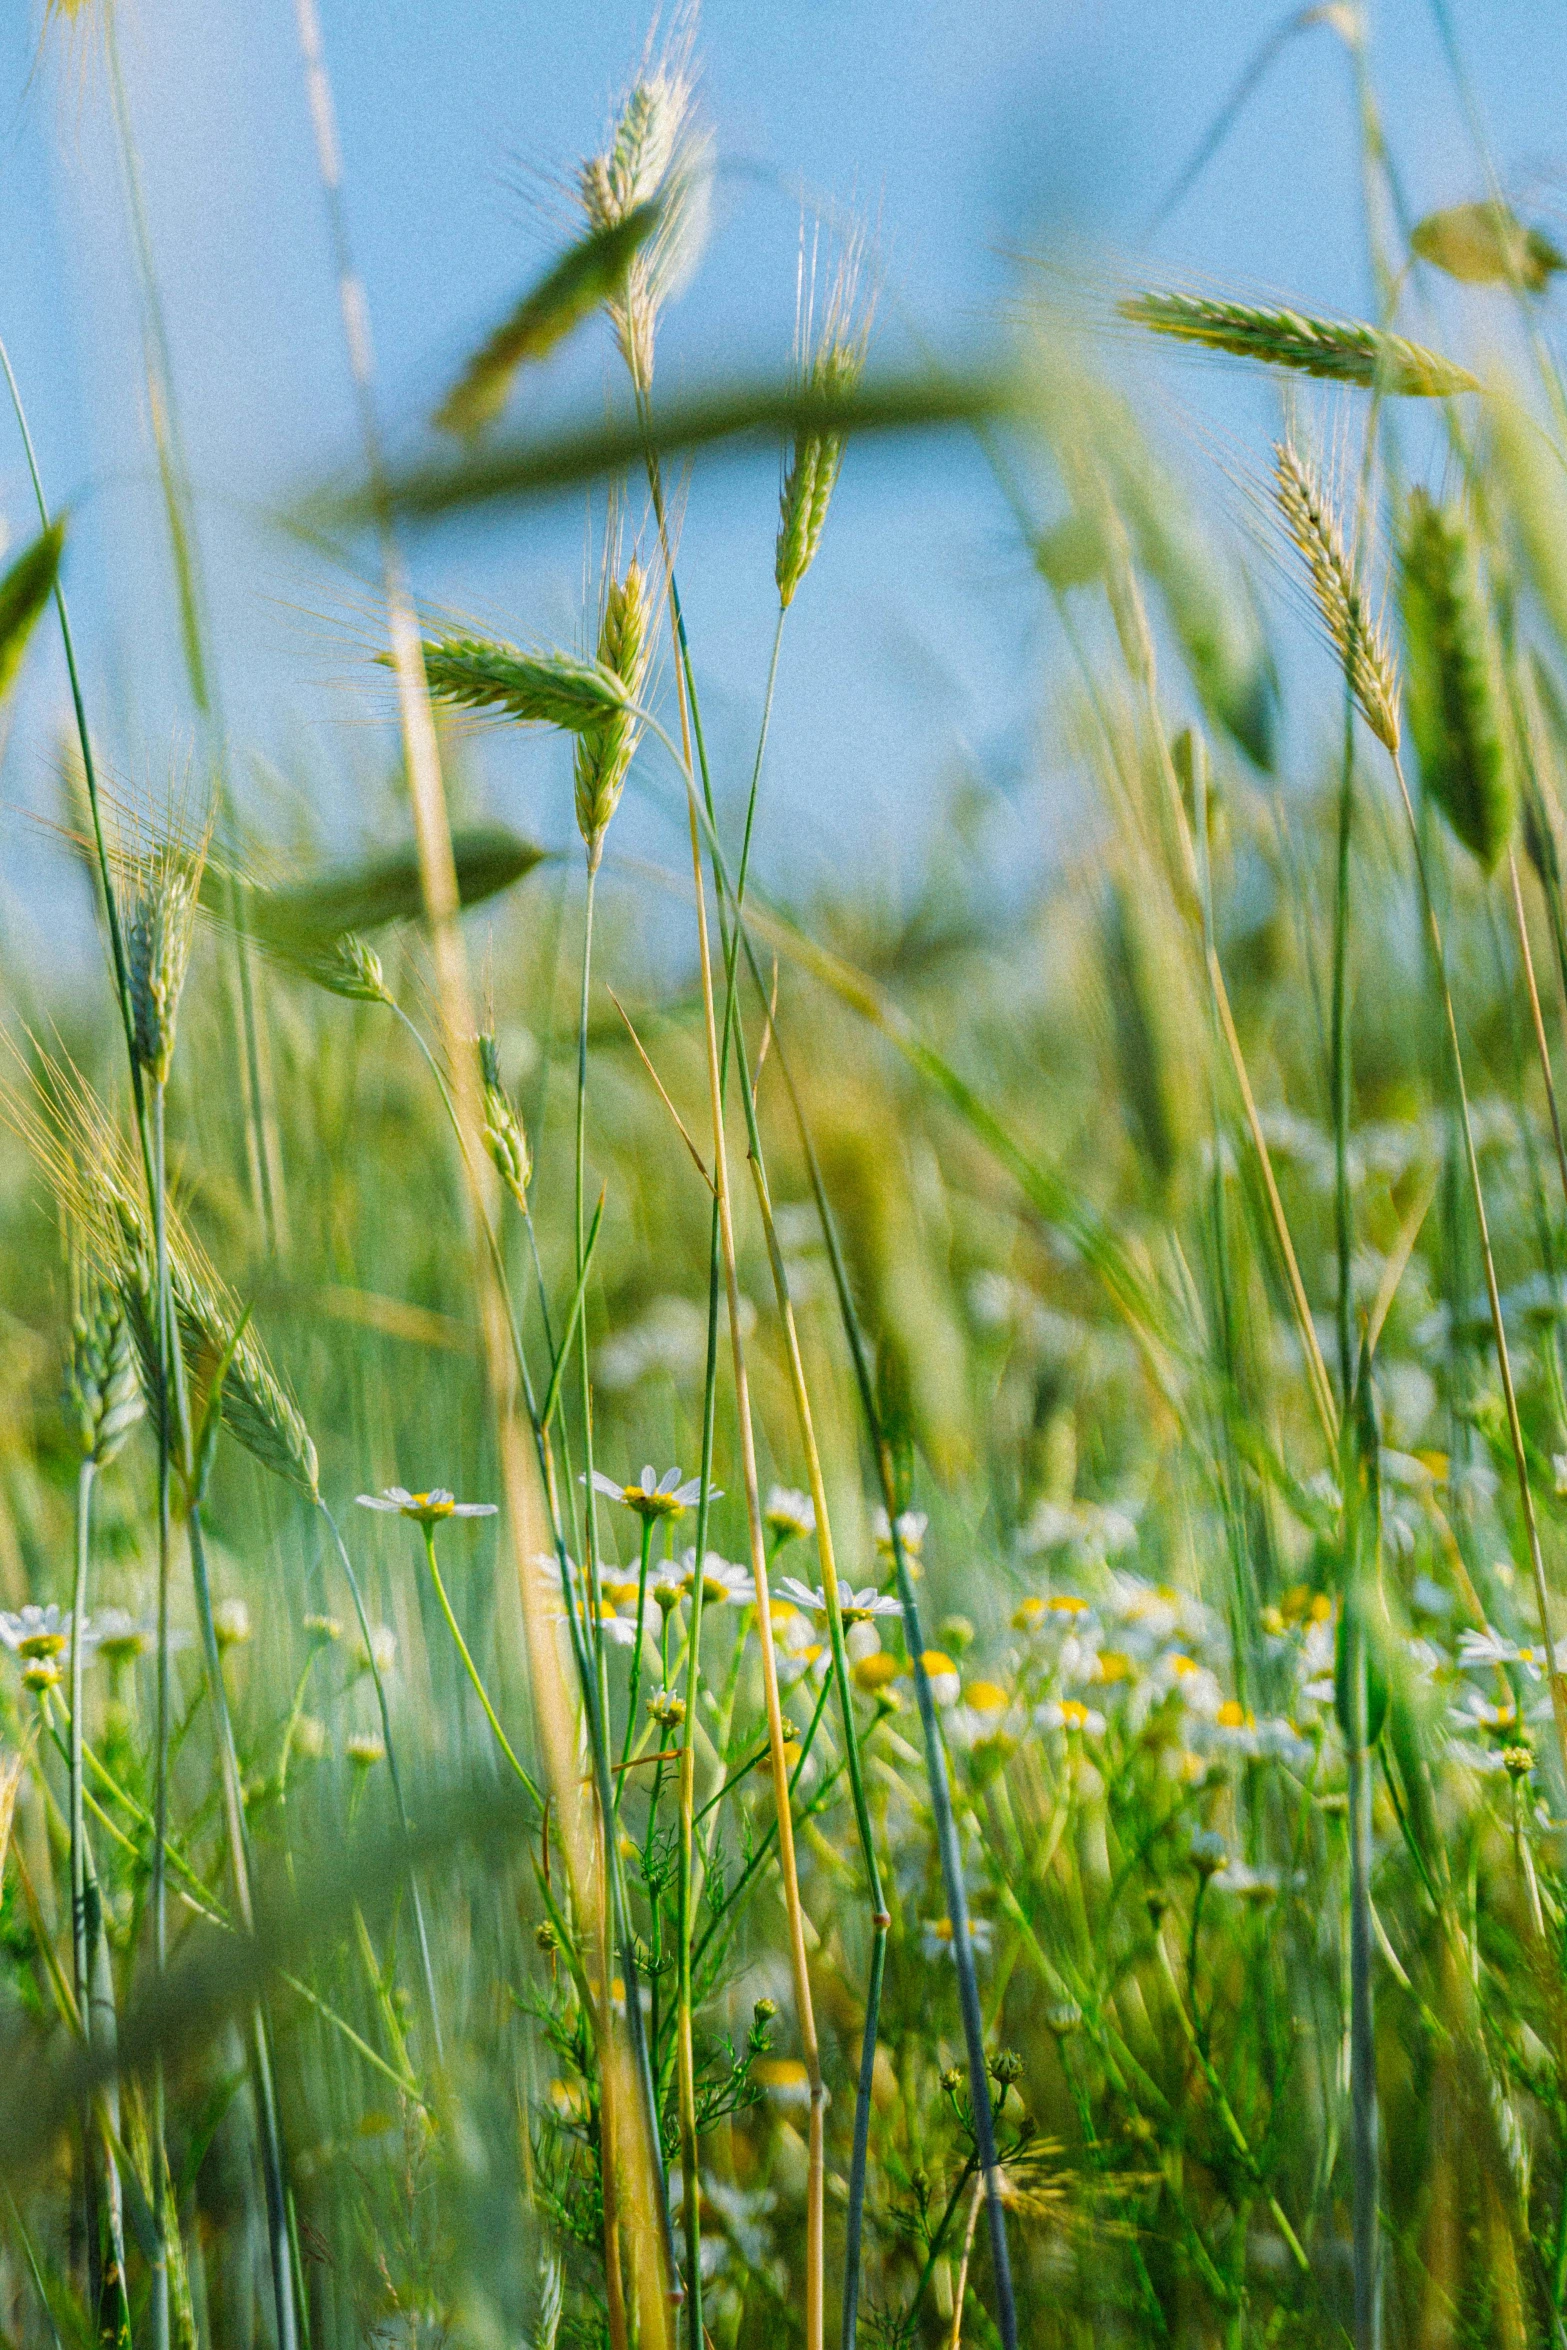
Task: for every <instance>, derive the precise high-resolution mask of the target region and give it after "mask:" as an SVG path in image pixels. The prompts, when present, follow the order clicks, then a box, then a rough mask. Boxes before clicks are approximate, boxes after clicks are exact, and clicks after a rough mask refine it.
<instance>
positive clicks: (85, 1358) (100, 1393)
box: [66, 1281, 142, 1469]
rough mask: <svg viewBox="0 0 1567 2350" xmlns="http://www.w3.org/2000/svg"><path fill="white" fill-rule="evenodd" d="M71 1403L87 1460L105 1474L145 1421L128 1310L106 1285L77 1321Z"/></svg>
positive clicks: (94, 1287)
mask: <svg viewBox="0 0 1567 2350" xmlns="http://www.w3.org/2000/svg"><path fill="white" fill-rule="evenodd" d="M66 1401H67V1405H68V1407H69V1409H70V1411H71V1415H72V1417H73V1418H74V1420H75V1423H76V1429H77V1435H78V1437H79V1440H80V1443H81V1448H82V1457H83V1459H84V1460H89V1461H91V1462H92V1463H93V1465H94V1466H95V1467H96V1468H100V1469H101V1468H103V1467H104V1466H106V1464H107V1463H108V1462H110V1461H112V1460H113V1458H114V1456H115V1454H116V1453H117V1452H118V1451H119V1449H120V1447H121V1445H122V1444H124V1442H125V1440H126V1438H127V1437H128V1436H129V1435H130V1433H131V1430H132V1429H133V1428H134V1427H135V1425H136V1423H137V1421H138V1420H139V1419H140V1418H141V1416H142V1396H141V1386H140V1382H139V1380H138V1377H137V1371H136V1356H135V1352H134V1350H133V1348H132V1345H131V1334H130V1330H129V1328H128V1327H127V1324H126V1320H125V1314H124V1310H123V1308H122V1306H121V1304H120V1301H119V1299H118V1298H117V1297H116V1296H115V1294H114V1292H113V1291H112V1290H110V1289H108V1288H106V1287H104V1286H103V1284H102V1283H101V1282H97V1281H95V1282H93V1283H92V1284H91V1285H90V1288H89V1294H88V1295H87V1297H86V1298H85V1299H84V1300H83V1302H82V1305H81V1307H80V1309H79V1311H78V1312H77V1314H76V1316H75V1318H74V1320H73V1322H72V1326H71V1360H70V1365H69V1368H68V1369H67V1372H66Z"/></svg>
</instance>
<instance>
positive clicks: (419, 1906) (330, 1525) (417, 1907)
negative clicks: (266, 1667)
mask: <svg viewBox="0 0 1567 2350" xmlns="http://www.w3.org/2000/svg"><path fill="white" fill-rule="evenodd" d="M316 1507H317V1509H318V1510H319V1511H320V1512H321V1515H322V1517H323V1518H324V1519H325V1520H326V1523H327V1530H328V1532H329V1533H330V1534H331V1537H332V1541H333V1545H334V1547H335V1548H336V1551H337V1556H338V1562H339V1564H340V1565H341V1567H342V1570H343V1573H344V1576H345V1577H346V1578H347V1582H348V1588H349V1591H350V1593H351V1594H352V1597H353V1602H354V1614H355V1615H356V1616H357V1617H358V1619H359V1636H360V1638H361V1639H362V1640H363V1642H364V1644H365V1661H366V1663H367V1664H368V1665H369V1667H370V1678H371V1680H372V1681H373V1682H374V1684H375V1702H376V1706H377V1708H378V1710H379V1712H380V1716H381V1743H382V1745H383V1746H384V1747H385V1748H386V1768H387V1773H388V1776H389V1777H390V1779H391V1782H392V1799H393V1801H394V1802H395V1804H396V1805H397V1818H398V1823H399V1825H400V1827H401V1829H402V1834H403V1842H404V1844H405V1845H406V1846H407V1847H408V1892H409V1896H410V1898H411V1900H412V1902H413V1912H414V1931H415V1933H416V1934H417V1936H418V1938H419V1962H420V1967H421V1971H422V1972H423V1975H424V1995H425V1998H426V2000H427V2001H428V2003H429V2008H430V2033H431V2037H432V2039H433V2041H434V2043H435V2055H436V2061H437V2062H438V2063H439V2062H441V2061H442V2059H443V2054H444V2052H443V2050H442V2046H441V2003H440V2001H439V2000H438V1999H437V1998H436V1996H435V1969H434V1967H433V1966H432V1964H431V1962H430V1936H429V1932H428V1930H427V1928H426V1926H425V1921H424V1902H423V1900H422V1899H421V1897H420V1893H419V1879H418V1877H417V1875H416V1874H415V1871H414V1865H413V1830H412V1828H411V1827H410V1826H409V1822H408V1806H407V1804H406V1803H405V1802H404V1800H403V1780H402V1773H401V1772H400V1771H399V1769H398V1767H397V1747H396V1745H395V1743H394V1741H393V1738H392V1714H391V1708H390V1707H389V1705H388V1704H387V1701H386V1682H385V1679H384V1677H383V1675H382V1672H381V1667H380V1665H379V1664H378V1663H377V1661H376V1653H375V1642H374V1640H373V1639H372V1638H371V1635H370V1618H369V1617H368V1615H367V1614H366V1613H365V1602H364V1594H363V1592H362V1591H361V1590H360V1588H359V1577H358V1576H357V1575H356V1574H355V1572H354V1562H353V1560H352V1559H351V1558H350V1557H349V1555H348V1550H347V1546H346V1545H345V1543H344V1541H343V1537H342V1535H341V1534H340V1533H339V1532H338V1530H337V1520H336V1519H335V1518H334V1517H333V1515H332V1513H331V1511H330V1510H329V1509H328V1507H327V1505H326V1503H325V1502H324V1501H322V1500H321V1499H320V1498H319V1496H318V1497H317V1501H316Z"/></svg>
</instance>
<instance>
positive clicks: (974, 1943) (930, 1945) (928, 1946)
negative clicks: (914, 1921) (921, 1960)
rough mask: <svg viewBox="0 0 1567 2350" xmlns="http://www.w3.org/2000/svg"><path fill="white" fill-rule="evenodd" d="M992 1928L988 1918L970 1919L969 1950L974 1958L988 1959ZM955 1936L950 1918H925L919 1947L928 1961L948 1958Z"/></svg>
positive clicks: (921, 1928) (950, 1954)
mask: <svg viewBox="0 0 1567 2350" xmlns="http://www.w3.org/2000/svg"><path fill="white" fill-rule="evenodd" d="M993 1934H994V1928H993V1927H992V1925H991V1923H990V1920H989V1918H970V1919H969V1922H968V1938H969V1948H970V1949H971V1950H972V1951H973V1953H974V1955H975V1957H976V1958H988V1957H989V1955H990V1945H991V1940H992V1938H993ZM955 1940H956V1936H955V1935H954V1934H953V1931H952V1920H951V1919H950V1918H926V1919H925V1921H924V1923H923V1924H922V1925H921V1927H920V1947H921V1949H922V1950H923V1951H924V1953H925V1956H926V1957H927V1958H928V1959H936V1958H950V1957H951V1956H952V1952H953V1944H954V1942H955Z"/></svg>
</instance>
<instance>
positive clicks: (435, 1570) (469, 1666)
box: [423, 1526, 544, 1811]
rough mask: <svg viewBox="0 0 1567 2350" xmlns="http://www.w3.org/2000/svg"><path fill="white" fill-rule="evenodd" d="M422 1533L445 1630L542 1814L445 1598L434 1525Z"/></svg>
mask: <svg viewBox="0 0 1567 2350" xmlns="http://www.w3.org/2000/svg"><path fill="white" fill-rule="evenodd" d="M423 1532H424V1555H425V1558H426V1560H427V1561H428V1563H429V1568H430V1580H431V1582H432V1583H433V1584H434V1585H435V1596H436V1598H437V1599H438V1600H439V1601H440V1603H441V1613H442V1615H443V1616H444V1617H445V1618H446V1628H447V1630H448V1631H449V1632H450V1633H451V1636H452V1638H453V1640H454V1641H455V1642H456V1643H457V1653H458V1655H459V1656H460V1657H461V1658H462V1661H463V1669H464V1671H465V1672H466V1673H467V1675H468V1678H469V1680H470V1681H471V1682H472V1683H473V1688H474V1694H475V1696H476V1697H477V1698H478V1700H479V1703H480V1705H481V1706H482V1707H483V1708H484V1718H485V1720H486V1721H487V1722H488V1723H489V1725H490V1728H491V1729H492V1730H493V1731H494V1733H495V1741H496V1744H497V1745H498V1746H499V1748H500V1750H501V1752H502V1754H503V1755H504V1756H505V1757H506V1760H507V1761H508V1762H509V1763H510V1764H511V1767H512V1769H513V1770H514V1771H515V1772H516V1774H517V1776H518V1778H519V1779H520V1780H521V1782H522V1784H523V1786H524V1787H525V1788H526V1790H527V1792H528V1794H529V1796H530V1797H531V1798H532V1800H533V1802H534V1803H536V1804H537V1805H538V1807H539V1809H540V1811H542V1810H543V1809H544V1798H543V1796H542V1795H541V1794H540V1793H539V1790H538V1788H537V1787H536V1786H535V1784H534V1782H533V1779H532V1777H531V1775H530V1774H529V1773H528V1772H527V1771H526V1770H524V1768H523V1766H522V1764H521V1763H520V1762H519V1761H518V1760H517V1757H516V1755H515V1754H514V1753H513V1752H512V1746H511V1740H510V1739H509V1738H508V1737H507V1735H506V1733H505V1731H504V1730H503V1729H502V1728H501V1725H500V1718H499V1716H498V1715H497V1713H496V1711H495V1708H494V1706H493V1705H491V1703H490V1698H489V1692H488V1690H487V1689H486V1688H485V1686H484V1683H483V1681H482V1680H481V1679H480V1677H479V1668H478V1666H477V1665H476V1664H475V1663H474V1661H473V1658H472V1656H471V1655H470V1654H469V1650H468V1643H467V1641H466V1640H465V1639H464V1638H463V1636H462V1627H461V1625H460V1624H459V1623H458V1621H457V1618H456V1617H455V1616H454V1615H453V1613H452V1603H451V1601H450V1600H449V1599H448V1598H447V1596H446V1585H445V1584H444V1583H443V1582H442V1580H441V1570H440V1568H439V1567H438V1566H437V1565H436V1563H435V1528H434V1527H433V1526H426V1527H425V1528H424V1529H423Z"/></svg>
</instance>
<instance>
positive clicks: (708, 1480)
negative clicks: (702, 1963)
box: [675, 1197, 720, 2350]
mask: <svg viewBox="0 0 1567 2350" xmlns="http://www.w3.org/2000/svg"><path fill="white" fill-rule="evenodd" d="M719 1247H720V1241H719V1228H718V1201H717V1198H716V1197H715V1198H714V1201H713V1213H712V1224H711V1230H710V1234H709V1251H708V1274H707V1359H706V1365H705V1370H704V1375H703V1387H702V1453H701V1461H700V1465H699V1468H698V1476H699V1479H700V1491H699V1492H698V1495H697V1514H696V1559H697V1572H696V1574H695V1576H694V1577H693V1579H692V1585H691V1622H690V1626H689V1628H688V1631H687V1634H686V1654H687V1664H686V1718H685V1723H684V1727H683V1734H682V1737H681V1741H680V1777H679V1782H678V1790H677V1802H678V1806H679V1817H680V1843H679V1856H678V1861H677V1865H676V1877H675V1937H676V1958H675V2048H676V2080H677V2088H678V2098H679V2109H680V2177H681V2192H682V2219H683V2222H684V2228H685V2239H686V2331H687V2340H688V2342H689V2344H690V2350H704V2344H705V2335H704V2332H703V2325H702V2231H701V2221H700V2199H701V2187H700V2178H699V2170H698V2148H697V2137H696V2053H695V2045H694V2039H693V2019H692V1998H691V1988H692V1970H691V1953H692V1942H693V1938H694V1934H695V1922H696V1897H697V1887H696V1725H697V1703H698V1699H699V1697H700V1694H701V1669H702V1599H703V1590H704V1585H705V1581H706V1578H705V1577H704V1576H703V1574H702V1571H701V1570H702V1560H703V1559H704V1557H705V1556H706V1554H707V1553H706V1545H707V1521H708V1510H709V1507H710V1497H711V1494H712V1486H713V1431H714V1424H715V1419H716V1413H717V1396H718V1298H719Z"/></svg>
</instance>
